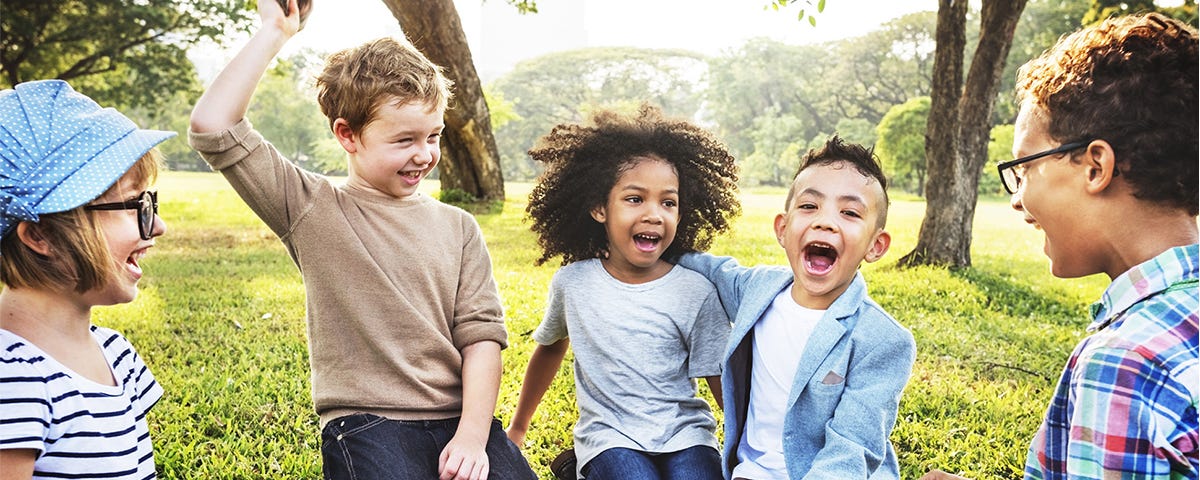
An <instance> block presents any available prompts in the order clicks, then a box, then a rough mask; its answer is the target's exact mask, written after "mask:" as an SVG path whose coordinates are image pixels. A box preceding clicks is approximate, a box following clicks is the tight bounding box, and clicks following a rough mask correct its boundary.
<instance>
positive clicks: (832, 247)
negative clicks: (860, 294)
mask: <svg viewBox="0 0 1200 480" xmlns="http://www.w3.org/2000/svg"><path fill="white" fill-rule="evenodd" d="M792 188H793V190H794V192H795V193H794V195H793V197H792V200H791V202H790V203H789V205H788V209H787V211H785V212H784V213H781V214H779V215H778V216H776V217H775V236H776V238H777V239H778V241H779V244H780V245H781V246H782V247H783V249H784V251H785V252H787V258H788V263H789V264H790V265H791V267H792V274H793V275H794V276H795V283H794V284H793V285H792V292H791V293H792V299H793V300H795V301H796V303H797V304H799V305H801V306H803V307H806V308H811V309H816V310H823V309H826V308H829V305H831V304H832V303H833V301H834V300H836V299H837V297H838V296H839V295H841V294H842V292H845V291H846V288H848V287H849V286H850V281H851V280H853V279H854V275H855V273H856V272H857V271H858V266H859V264H860V263H861V262H862V261H863V260H866V261H868V262H874V261H875V260H878V259H879V258H880V257H882V256H883V254H884V253H886V252H887V249H888V246H889V245H890V244H891V236H890V235H889V234H888V233H887V232H885V231H884V230H883V227H882V225H883V222H881V221H880V220H881V219H880V216H881V215H883V212H884V210H883V207H884V205H883V202H884V201H885V200H884V193H883V189H882V188H880V185H879V182H877V181H876V180H875V179H873V178H871V177H868V176H866V175H863V174H861V173H859V172H858V171H857V170H855V168H854V167H853V166H851V165H850V164H848V163H845V162H834V163H829V164H822V165H815V166H812V167H808V168H805V169H804V170H803V171H801V172H800V174H799V175H797V176H796V179H795V180H794V181H793V185H792Z"/></svg>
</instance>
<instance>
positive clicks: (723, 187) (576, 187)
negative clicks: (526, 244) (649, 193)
mask: <svg viewBox="0 0 1200 480" xmlns="http://www.w3.org/2000/svg"><path fill="white" fill-rule="evenodd" d="M529 156H530V157H532V158H533V159H534V160H536V161H538V162H541V163H542V164H543V165H544V166H545V171H544V172H543V173H542V175H541V176H540V177H538V181H537V184H536V185H535V186H534V188H533V191H532V192H531V193H530V194H529V206H528V207H527V208H526V212H527V213H528V214H529V217H530V218H532V219H533V225H532V226H531V227H530V228H531V229H532V230H533V231H534V233H536V234H537V236H538V245H539V246H541V248H542V256H541V257H540V258H538V260H537V261H536V262H535V263H536V264H537V265H541V264H543V263H545V262H546V261H548V260H550V259H551V258H554V257H556V256H562V265H566V264H568V263H572V262H576V261H579V260H586V259H589V258H603V256H604V254H605V252H606V251H607V249H608V238H607V237H606V235H605V232H604V225H602V224H601V223H599V222H597V221H596V220H595V219H593V218H592V216H591V211H592V209H593V208H595V207H597V206H600V205H603V204H604V203H605V201H606V200H607V198H608V194H609V191H610V190H612V188H613V186H614V185H616V182H617V179H618V177H620V175H621V173H623V172H624V171H626V170H627V169H628V168H631V167H632V166H633V165H635V162H636V161H638V160H640V159H642V158H644V157H647V156H650V157H658V158H661V159H663V160H665V161H666V162H667V163H669V164H671V165H672V166H673V167H674V168H675V172H676V174H678V175H679V226H678V227H677V228H676V234H675V240H674V241H673V242H671V245H670V246H668V247H667V250H666V252H665V253H664V254H663V258H664V259H666V260H668V261H675V260H677V259H678V258H679V256H680V255H682V254H684V253H687V252H695V251H702V250H705V249H707V248H708V247H709V245H710V244H711V243H712V240H713V238H714V237H715V236H716V235H717V234H719V233H722V232H725V231H728V230H729V227H730V223H729V222H730V220H731V219H733V218H734V217H736V216H737V215H738V214H739V213H740V212H741V204H740V203H739V202H738V191H737V166H736V165H735V164H734V159H733V156H732V155H730V154H729V152H728V151H727V150H726V149H725V145H723V144H722V143H721V142H720V141H719V140H717V138H716V137H715V136H714V135H713V134H712V133H710V132H708V131H706V130H704V129H702V128H700V127H698V126H696V125H693V124H691V123H688V122H687V121H684V120H671V119H667V118H665V117H664V116H663V113H662V111H661V110H659V109H658V108H657V107H654V106H650V105H646V104H643V105H642V106H641V108H640V109H639V111H638V113H637V114H636V115H622V114H620V113H618V112H614V111H609V110H602V111H599V112H596V113H595V114H594V115H593V116H592V121H591V123H589V124H586V125H580V124H562V125H558V126H556V127H554V129H553V130H552V131H551V132H550V134H548V135H546V136H544V137H542V138H541V139H539V140H538V144H537V145H536V146H535V147H534V148H533V149H531V150H529Z"/></svg>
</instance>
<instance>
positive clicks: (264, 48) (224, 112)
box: [191, 0, 300, 133]
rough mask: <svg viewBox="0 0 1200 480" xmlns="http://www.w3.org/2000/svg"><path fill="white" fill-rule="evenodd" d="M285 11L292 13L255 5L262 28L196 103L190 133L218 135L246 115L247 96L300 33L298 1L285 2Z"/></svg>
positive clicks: (275, 6) (274, 5)
mask: <svg viewBox="0 0 1200 480" xmlns="http://www.w3.org/2000/svg"><path fill="white" fill-rule="evenodd" d="M288 11H289V12H292V14H291V15H286V16H285V15H284V13H283V8H281V7H280V6H279V3H278V2H275V1H269V0H260V1H259V2H258V14H259V16H261V17H262V25H261V26H260V27H259V29H258V32H256V33H255V34H254V36H253V37H251V38H250V41H249V42H247V43H246V45H245V46H243V47H242V50H241V51H239V52H238V54H237V56H235V57H234V58H233V60H231V61H230V62H229V64H228V65H226V66H225V68H224V69H222V70H221V73H219V74H217V78H216V79H214V80H213V82H212V85H210V86H209V87H208V89H207V90H205V91H204V94H203V95H201V96H200V100H199V101H197V102H196V107H195V108H193V109H192V118H191V129H192V131H193V132H196V133H209V132H219V131H222V130H225V129H227V128H229V127H232V126H233V125H235V124H237V123H238V122H240V121H241V120H242V118H243V117H245V116H246V108H247V107H249V105H250V97H251V96H253V95H254V90H255V88H257V87H258V81H259V80H260V79H261V78H262V76H263V73H264V72H266V71H267V66H268V65H270V64H271V59H273V58H275V55H277V54H278V53H279V51H280V50H281V49H282V48H283V45H284V44H285V43H287V41H288V40H289V39H291V38H292V36H293V35H295V34H296V32H297V31H299V30H300V13H299V12H300V8H299V6H298V5H297V0H288Z"/></svg>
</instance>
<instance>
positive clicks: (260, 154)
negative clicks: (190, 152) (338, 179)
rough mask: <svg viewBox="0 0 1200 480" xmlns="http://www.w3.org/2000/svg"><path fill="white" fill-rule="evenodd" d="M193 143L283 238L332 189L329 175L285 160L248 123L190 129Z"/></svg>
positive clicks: (202, 155)
mask: <svg viewBox="0 0 1200 480" xmlns="http://www.w3.org/2000/svg"><path fill="white" fill-rule="evenodd" d="M188 143H190V144H191V146H192V148H194V149H195V150H196V151H197V152H199V153H200V156H201V157H202V158H204V161H205V162H208V164H209V166H211V167H212V168H213V170H216V171H218V172H221V174H222V175H224V176H225V179H226V180H228V181H229V184H230V185H231V186H233V189H234V190H235V191H236V192H237V194H238V196H240V197H241V198H242V200H243V201H245V202H246V205H248V206H249V207H250V209H251V210H253V211H254V213H255V215H257V216H258V218H260V219H262V221H263V222H264V223H266V224H267V226H268V227H269V228H270V229H271V230H272V231H273V232H275V234H276V235H278V236H279V237H281V238H283V237H286V236H287V235H288V233H290V232H291V229H292V226H294V225H295V224H296V222H297V221H298V220H299V219H300V218H301V217H302V216H303V213H304V212H305V211H307V209H308V207H309V206H311V205H312V203H313V202H312V198H313V196H314V193H313V192H314V191H315V190H316V189H317V188H320V187H321V186H326V185H328V181H327V180H326V179H325V177H323V176H321V175H318V174H315V173H312V172H309V171H306V170H304V169H302V168H300V167H299V166H297V165H296V164H294V163H292V162H290V161H288V160H287V159H285V158H283V156H282V155H280V153H279V151H278V150H276V149H275V147H274V146H273V145H271V143H270V142H267V141H266V140H265V139H263V137H262V135H261V134H259V133H258V131H257V130H255V129H254V126H253V125H251V123H250V121H249V120H246V119H243V120H242V121H241V122H238V123H237V124H236V125H234V126H232V127H230V128H229V129H228V130H223V131H220V132H211V133H196V132H193V131H189V132H188Z"/></svg>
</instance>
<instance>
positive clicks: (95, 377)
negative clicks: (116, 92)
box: [0, 80, 175, 479]
mask: <svg viewBox="0 0 1200 480" xmlns="http://www.w3.org/2000/svg"><path fill="white" fill-rule="evenodd" d="M173 136H175V133H174V132H162V131H155V130H140V129H138V128H137V126H135V125H134V124H133V122H132V121H130V120H129V119H128V118H125V116H123V115H121V114H120V113H119V112H117V111H116V110H113V109H111V108H100V106H99V105H97V104H96V102H94V101H92V99H90V98H88V97H86V96H84V95H82V94H80V93H77V92H75V91H74V90H73V89H72V88H71V86H70V85H68V84H67V83H66V82H64V81H62V80H41V81H33V82H26V83H21V84H18V85H16V86H15V87H14V88H13V89H11V90H4V91H2V92H0V158H3V160H4V161H3V162H0V177H2V178H3V181H0V204H3V208H2V209H0V212H2V213H0V282H4V285H5V288H4V291H3V292H0V469H2V470H3V471H4V472H5V473H4V475H0V476H3V477H4V478H25V479H28V478H128V479H142V478H150V477H153V476H154V472H155V469H154V451H153V448H152V447H151V445H150V432H149V430H148V429H147V426H146V413H147V412H149V411H150V408H151V407H153V406H154V404H155V403H156V402H158V399H159V398H161V397H162V394H163V390H162V387H161V386H159V385H158V383H157V382H156V381H155V380H154V375H153V374H151V373H150V370H149V369H148V368H147V367H146V364H145V363H143V361H142V358H141V357H140V356H139V355H138V354H137V351H135V350H134V348H133V345H131V344H130V343H129V341H128V340H126V339H125V337H123V336H122V335H121V334H120V333H117V332H116V331H113V330H110V329H107V328H104V327H99V326H96V325H92V323H91V312H92V307H95V306H101V305H115V304H119V303H129V302H132V301H133V299H134V298H135V297H137V293H138V289H137V283H138V280H139V279H141V278H142V268H141V265H140V263H141V260H142V257H144V256H145V255H146V252H147V251H149V250H150V247H153V246H154V239H155V237H158V236H159V235H162V234H163V233H165V232H166V229H167V227H166V225H165V224H164V223H163V221H162V219H161V218H159V217H158V196H157V194H156V193H155V192H151V191H147V190H146V189H147V188H149V187H150V186H151V185H152V184H153V183H154V180H155V177H156V175H157V173H158V168H159V161H160V155H159V153H158V151H157V150H156V149H155V148H154V146H155V145H157V144H159V143H161V142H162V141H163V140H166V139H168V138H171V137H173Z"/></svg>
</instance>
